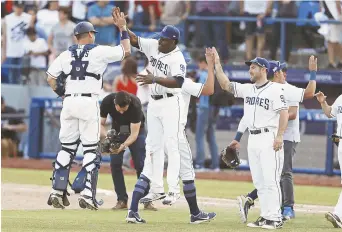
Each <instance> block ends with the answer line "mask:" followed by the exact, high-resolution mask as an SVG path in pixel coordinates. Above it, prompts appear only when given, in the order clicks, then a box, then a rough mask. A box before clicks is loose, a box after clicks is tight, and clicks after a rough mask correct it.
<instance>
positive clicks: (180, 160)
mask: <svg viewBox="0 0 342 232" xmlns="http://www.w3.org/2000/svg"><path fill="white" fill-rule="evenodd" d="M177 105H178V120H177V122H178V124H177V125H178V130H177V145H178V154H179V170H178V175H177V187H178V186H179V173H180V167H181V165H182V159H181V157H180V154H181V153H180V149H179V125H180V105H179V96H177Z"/></svg>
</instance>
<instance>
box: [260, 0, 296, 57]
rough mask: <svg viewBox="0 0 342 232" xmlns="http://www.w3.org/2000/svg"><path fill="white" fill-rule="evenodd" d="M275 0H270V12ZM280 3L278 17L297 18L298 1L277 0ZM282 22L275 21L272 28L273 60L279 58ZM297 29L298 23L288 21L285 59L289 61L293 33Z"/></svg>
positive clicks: (271, 48) (271, 50)
mask: <svg viewBox="0 0 342 232" xmlns="http://www.w3.org/2000/svg"><path fill="white" fill-rule="evenodd" d="M274 3H275V1H272V0H270V1H269V6H268V9H267V13H268V14H270V13H271V11H272V8H273V5H274ZM276 3H277V4H278V15H277V17H278V18H297V5H296V1H290V0H281V1H276ZM280 28H281V27H280V23H274V24H273V29H272V35H273V36H274V37H273V38H272V40H271V45H270V46H271V47H270V53H271V60H277V50H278V47H279V44H280V40H281V37H280V36H281V35H280ZM295 29H296V24H294V23H286V24H285V30H286V37H285V54H284V55H285V61H286V62H289V59H290V52H291V49H292V45H293V38H295V37H294V36H293V33H294V31H295Z"/></svg>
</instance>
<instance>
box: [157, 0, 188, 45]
mask: <svg viewBox="0 0 342 232" xmlns="http://www.w3.org/2000/svg"><path fill="white" fill-rule="evenodd" d="M159 9H160V11H161V17H160V22H161V24H162V26H163V27H164V26H166V25H174V26H175V27H177V28H178V29H179V30H180V32H181V38H180V41H182V43H184V31H183V28H184V24H185V20H186V19H187V17H188V16H189V14H190V10H191V4H190V2H189V1H163V2H159Z"/></svg>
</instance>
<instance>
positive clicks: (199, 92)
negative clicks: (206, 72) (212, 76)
mask: <svg viewBox="0 0 342 232" xmlns="http://www.w3.org/2000/svg"><path fill="white" fill-rule="evenodd" d="M203 87H204V85H202V86H201V88H200V91H198V94H197V97H199V96H200V95H201V93H202V90H203Z"/></svg>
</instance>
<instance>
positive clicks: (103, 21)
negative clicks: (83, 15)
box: [88, 1, 116, 45]
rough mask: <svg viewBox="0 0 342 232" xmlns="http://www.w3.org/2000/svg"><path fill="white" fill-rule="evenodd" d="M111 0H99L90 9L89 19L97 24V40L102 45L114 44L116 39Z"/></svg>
mask: <svg viewBox="0 0 342 232" xmlns="http://www.w3.org/2000/svg"><path fill="white" fill-rule="evenodd" d="M108 3H109V1H97V2H96V3H95V4H93V5H91V6H90V7H89V9H88V19H89V21H90V22H91V23H92V24H93V25H94V26H95V30H96V31H98V33H97V34H96V39H95V42H96V43H98V44H101V45H112V44H114V43H115V41H116V31H115V27H113V18H112V8H113V6H112V5H109V4H108Z"/></svg>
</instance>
